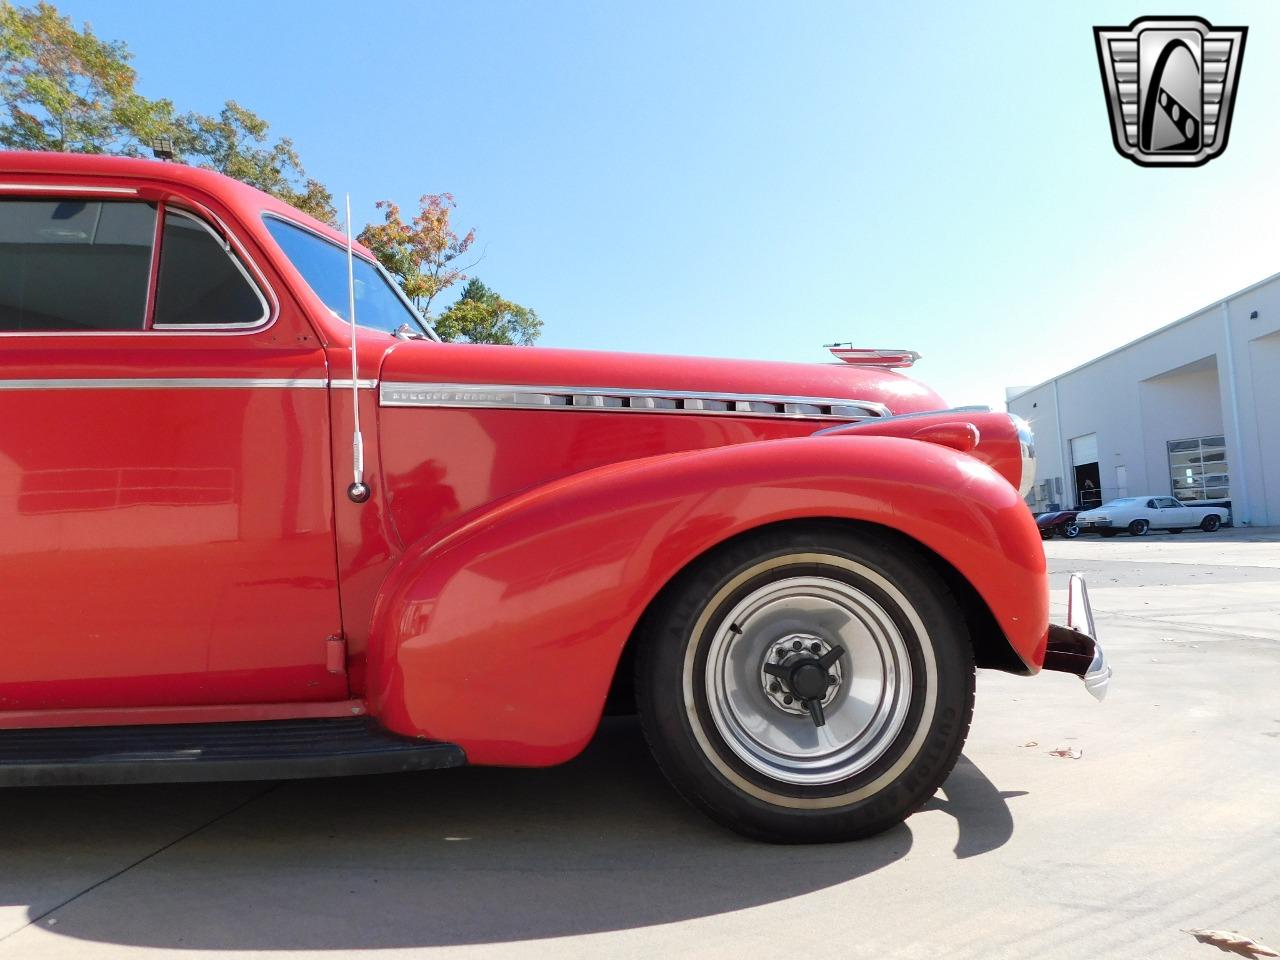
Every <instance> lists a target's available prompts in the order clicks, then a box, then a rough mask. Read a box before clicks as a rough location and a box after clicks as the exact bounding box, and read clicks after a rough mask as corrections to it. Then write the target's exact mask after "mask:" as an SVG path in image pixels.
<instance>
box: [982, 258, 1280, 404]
mask: <svg viewBox="0 0 1280 960" xmlns="http://www.w3.org/2000/svg"><path fill="white" fill-rule="evenodd" d="M1277 279H1280V273H1273V274H1271V276H1269V277H1264V278H1263V279H1261V280H1259V281H1257V282H1256V283H1251V284H1249V286H1247V287H1242V288H1241V289H1239V290H1237V291H1236V292H1235V293H1229V294H1227V295H1226V296H1225V297H1220V298H1219V299H1217V300H1214V301H1213V302H1212V303H1209V304H1206V305H1205V306H1203V307H1201V308H1200V309H1199V310H1193V311H1192V312H1191V313H1188V314H1187V315H1186V316H1185V317H1179V318H1178V319H1177V320H1173V321H1171V322H1169V323H1166V324H1165V325H1164V326H1162V327H1156V329H1154V330H1152V331H1150V332H1148V333H1144V334H1143V335H1142V336H1140V337H1135V338H1134V339H1132V340H1130V341H1129V342H1128V343H1123V344H1121V345H1120V346H1118V347H1114V348H1113V349H1111V350H1108V351H1107V352H1106V353H1100V354H1098V355H1097V356H1096V357H1094V358H1093V359H1092V360H1086V361H1085V362H1084V363H1081V364H1079V365H1077V366H1074V367H1072V368H1071V369H1070V370H1064V371H1063V372H1062V373H1058V374H1055V375H1054V376H1052V377H1049V379H1047V380H1042V381H1040V382H1039V383H1037V384H1036V385H1035V386H1033V387H1027V388H1025V389H1023V390H1021V391H1019V392H1018V393H1015V394H1014V395H1013V396H1011V397H1005V401H1004V402H1005V406H1006V407H1007V406H1008V405H1009V404H1011V403H1012V402H1013V401H1014V400H1017V399H1018V398H1019V397H1025V396H1026V395H1027V394H1028V393H1031V392H1032V391H1034V390H1039V389H1040V388H1041V387H1047V386H1048V385H1049V384H1051V383H1053V382H1054V381H1055V380H1061V379H1062V378H1063V377H1069V376H1071V374H1073V373H1078V372H1079V371H1081V370H1083V369H1084V368H1085V367H1091V366H1093V365H1094V364H1095V363H1101V362H1102V361H1103V360H1106V359H1107V358H1108V357H1113V356H1115V355H1116V354H1117V353H1121V352H1122V351H1125V350H1128V349H1129V348H1130V347H1136V346H1137V345H1138V344H1140V343H1142V341H1144V340H1150V339H1151V338H1152V337H1155V336H1159V335H1160V334H1162V333H1164V332H1165V331H1166V330H1172V329H1173V328H1174V327H1176V326H1179V325H1180V324H1183V323H1186V322H1187V321H1189V320H1194V319H1195V318H1196V317H1199V316H1201V315H1202V314H1204V313H1207V312H1208V311H1210V310H1212V309H1213V308H1214V307H1221V306H1222V305H1223V304H1224V303H1230V302H1231V301H1232V300H1234V299H1236V298H1237V297H1243V296H1244V295H1245V294H1246V293H1251V292H1253V291H1254V290H1257V289H1258V288H1259V287H1262V286H1265V285H1266V284H1268V283H1270V282H1271V281H1272V280H1277Z"/></svg>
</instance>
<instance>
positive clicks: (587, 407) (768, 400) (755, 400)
mask: <svg viewBox="0 0 1280 960" xmlns="http://www.w3.org/2000/svg"><path fill="white" fill-rule="evenodd" d="M379 404H380V405H381V406H384V407H468V408H475V407H481V408H497V409H505V410H577V411H580V412H581V411H607V412H610V413H676V414H697V415H701V416H729V417H772V418H785V419H793V420H866V419H871V418H879V417H887V416H889V415H890V414H889V408H888V407H886V406H885V405H884V404H882V403H876V402H875V401H872V400H848V399H843V398H830V397H788V396H779V395H775V394H744V393H700V392H691V391H685V390H645V389H640V388H636V387H550V386H541V385H534V384H487V383H388V382H383V384H382V387H381V393H380V394H379Z"/></svg>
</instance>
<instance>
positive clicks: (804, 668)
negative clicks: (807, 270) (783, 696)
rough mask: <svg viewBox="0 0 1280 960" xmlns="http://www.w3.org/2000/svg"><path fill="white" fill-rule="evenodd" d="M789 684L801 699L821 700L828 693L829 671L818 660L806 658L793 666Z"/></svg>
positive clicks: (788, 680)
mask: <svg viewBox="0 0 1280 960" xmlns="http://www.w3.org/2000/svg"><path fill="white" fill-rule="evenodd" d="M787 686H788V687H790V688H791V692H792V693H794V694H795V695H796V696H797V697H799V698H800V699H801V700H813V699H818V700H821V699H822V698H823V697H825V696H826V694H827V687H828V683H827V671H826V670H824V669H823V668H822V667H821V666H819V665H818V661H817V660H804V661H802V662H800V663H798V664H796V665H795V666H794V667H792V668H791V676H790V677H788V678H787Z"/></svg>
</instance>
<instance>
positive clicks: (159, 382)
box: [0, 377, 329, 390]
mask: <svg viewBox="0 0 1280 960" xmlns="http://www.w3.org/2000/svg"><path fill="white" fill-rule="evenodd" d="M328 386H329V381H328V380H325V379H323V378H310V377H289V378H285V377H281V378H276V377H129V378H124V377H102V378H97V377H92V378H91V377H80V378H70V379H41V380H0V390H257V389H271V390H294V389H323V388H325V387H328Z"/></svg>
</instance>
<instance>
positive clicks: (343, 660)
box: [324, 634, 347, 673]
mask: <svg viewBox="0 0 1280 960" xmlns="http://www.w3.org/2000/svg"><path fill="white" fill-rule="evenodd" d="M324 663H325V667H327V668H328V670H329V672H330V673H346V672H347V639H346V637H344V636H342V635H341V634H334V635H333V636H331V637H330V638H329V639H328V640H326V641H325V657H324Z"/></svg>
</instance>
